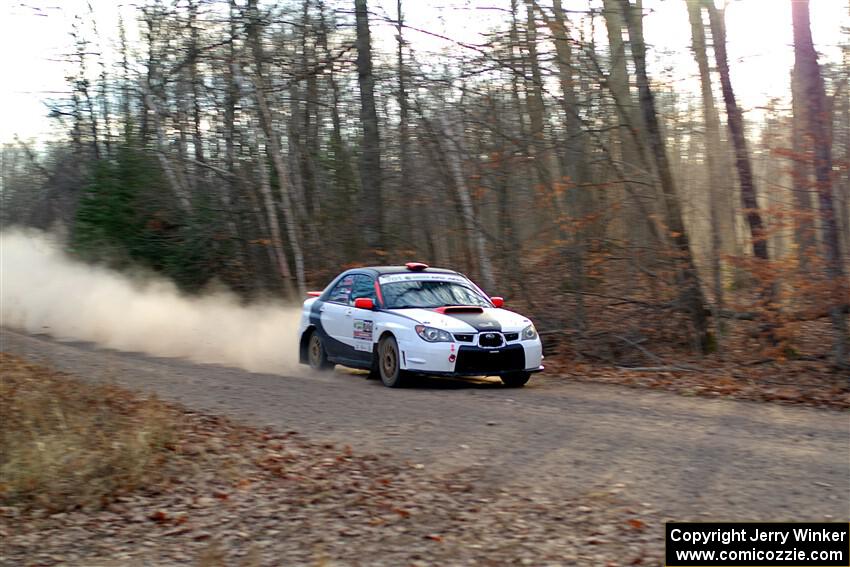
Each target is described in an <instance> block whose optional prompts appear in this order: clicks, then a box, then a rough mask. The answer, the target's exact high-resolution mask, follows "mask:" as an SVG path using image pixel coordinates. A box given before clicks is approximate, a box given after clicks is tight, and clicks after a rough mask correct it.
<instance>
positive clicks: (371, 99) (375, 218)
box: [354, 0, 384, 254]
mask: <svg viewBox="0 0 850 567" xmlns="http://www.w3.org/2000/svg"><path fill="white" fill-rule="evenodd" d="M354 9H355V16H356V20H357V81H358V84H359V85H360V122H361V124H362V127H363V148H362V150H361V152H360V191H361V193H362V195H363V198H362V200H361V202H360V204H359V205H360V207H361V209H360V218H361V220H360V223H361V224H360V226H361V230H362V233H363V235H364V237H365V241H366V242H365V244H366V246H367V247H368V248H369V249H370V250H371V252H370V253H372V254H374V251H376V250H381V249H383V248H384V204H383V191H382V181H383V171H382V169H381V141H380V136H379V132H378V114H377V111H376V109H375V76H374V75H373V73H372V39H371V36H370V33H369V11H368V8H367V5H366V0H354Z"/></svg>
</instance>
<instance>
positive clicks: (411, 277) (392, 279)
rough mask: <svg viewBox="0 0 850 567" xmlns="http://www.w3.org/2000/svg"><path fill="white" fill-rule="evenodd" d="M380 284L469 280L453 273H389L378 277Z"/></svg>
mask: <svg viewBox="0 0 850 567" xmlns="http://www.w3.org/2000/svg"><path fill="white" fill-rule="evenodd" d="M378 281H380V282H381V283H382V284H385V283H396V282H412V281H418V282H423V281H427V282H455V283H459V284H465V285H469V280H467V279H466V278H465V277H463V276H457V275H454V274H389V275H386V276H380V277H379V278H378Z"/></svg>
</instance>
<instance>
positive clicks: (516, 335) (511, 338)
mask: <svg viewBox="0 0 850 567" xmlns="http://www.w3.org/2000/svg"><path fill="white" fill-rule="evenodd" d="M518 338H519V333H505V340H506V341H508V342H510V341H515V340H517V339H518Z"/></svg>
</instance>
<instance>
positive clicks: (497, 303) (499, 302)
mask: <svg viewBox="0 0 850 567" xmlns="http://www.w3.org/2000/svg"><path fill="white" fill-rule="evenodd" d="M490 301H492V302H493V307H501V306H503V305H504V304H505V298H504V297H491V298H490Z"/></svg>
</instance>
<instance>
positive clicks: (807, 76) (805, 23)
mask: <svg viewBox="0 0 850 567" xmlns="http://www.w3.org/2000/svg"><path fill="white" fill-rule="evenodd" d="M791 14H792V18H793V25H794V60H795V64H796V66H797V69H798V71H799V80H800V83H801V84H800V87H801V89H800V90H801V94H802V95H803V97H804V98H803V101H802V104H801V105H800V106H801V107H802V110H803V112H804V113H805V117H806V121H805V123H806V126H807V128H806V129H807V132H808V135H809V136H810V138H811V141H812V145H813V149H814V157H815V167H814V169H815V179H816V182H817V195H818V205H819V207H820V213H821V235H822V236H821V237H822V240H823V246H824V251H825V252H826V265H827V275H828V276H829V277H830V279H832V281H833V284H834V289H835V292H836V293H835V295H834V300H833V301H832V305H830V309H829V316H830V320H831V321H832V327H833V330H834V332H835V340H834V343H833V353H834V356H835V364H836V365H837V366H846V365H847V361H846V360H845V358H846V356H847V348H848V345H847V338H848V337H847V319H846V316H845V315H844V304H845V303H846V302H847V282H846V281H845V276H844V268H843V264H842V262H843V261H842V258H841V241H840V240H839V236H838V223H837V219H836V212H835V207H834V205H833V196H832V147H831V144H832V141H831V139H830V136H829V130H830V128H829V125H828V121H829V120H830V117H829V115H828V114H827V108H826V93H825V90H824V85H823V77H822V75H821V72H820V66H819V65H818V56H817V52H816V51H815V46H814V43H813V41H812V30H811V25H810V24H809V2H808V0H795V1H794V2H791ZM798 108H800V107H799V106H798Z"/></svg>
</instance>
